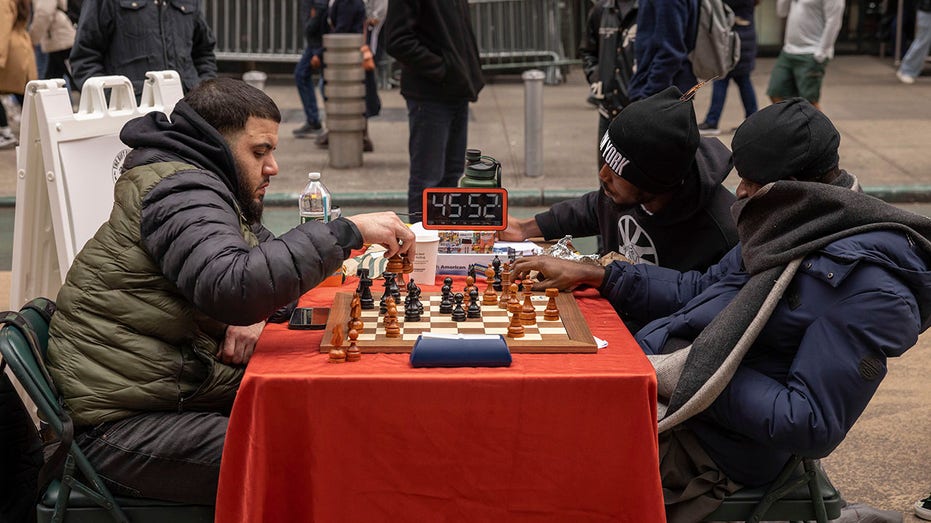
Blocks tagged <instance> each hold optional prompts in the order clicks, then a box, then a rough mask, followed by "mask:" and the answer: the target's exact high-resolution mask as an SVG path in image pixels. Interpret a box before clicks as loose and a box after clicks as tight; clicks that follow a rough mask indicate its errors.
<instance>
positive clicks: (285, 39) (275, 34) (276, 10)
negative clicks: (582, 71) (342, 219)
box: [205, 0, 577, 83]
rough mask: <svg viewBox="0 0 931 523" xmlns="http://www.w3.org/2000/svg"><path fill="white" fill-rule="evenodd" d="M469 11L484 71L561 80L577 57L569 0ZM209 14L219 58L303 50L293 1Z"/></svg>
mask: <svg viewBox="0 0 931 523" xmlns="http://www.w3.org/2000/svg"><path fill="white" fill-rule="evenodd" d="M469 10H470V16H471V17H472V27H473V29H474V31H475V38H476V40H477V42H478V48H479V53H480V55H481V59H482V69H483V70H485V71H489V72H491V71H496V70H501V71H504V70H511V71H523V70H527V69H533V68H541V69H543V70H544V71H545V72H546V82H547V83H558V82H560V81H562V72H561V66H564V65H568V64H571V63H576V62H577V61H576V60H573V59H570V58H567V57H566V53H565V46H564V42H565V41H566V38H567V37H570V38H574V37H575V26H576V25H577V24H566V23H564V20H562V19H563V18H565V16H566V15H567V14H573V13H569V12H568V11H574V10H572V9H568V10H567V8H566V2H565V0H469ZM205 14H206V18H207V23H208V24H210V27H211V28H212V29H213V32H214V34H215V35H216V39H217V47H216V55H217V59H218V60H231V61H257V62H262V61H265V62H291V63H294V62H297V61H298V60H299V59H300V57H301V53H302V51H303V50H304V36H303V32H302V28H301V27H300V23H299V22H298V20H300V16H299V12H298V2H297V1H295V0H206V1H205ZM567 31H569V32H571V33H572V35H568V34H564V33H566V32H567Z"/></svg>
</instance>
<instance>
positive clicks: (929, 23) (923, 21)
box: [895, 0, 931, 84]
mask: <svg viewBox="0 0 931 523" xmlns="http://www.w3.org/2000/svg"><path fill="white" fill-rule="evenodd" d="M917 9H918V10H917V12H916V13H915V39H914V40H912V45H910V46H909V47H908V51H907V52H906V53H905V56H904V57H903V58H902V64H901V65H899V70H898V71H896V73H895V75H896V76H897V77H898V78H899V81H901V82H902V83H903V84H913V83H915V78H918V77H919V76H921V70H922V69H923V68H924V66H925V59H926V58H927V57H928V49H929V48H931V0H918V5H917Z"/></svg>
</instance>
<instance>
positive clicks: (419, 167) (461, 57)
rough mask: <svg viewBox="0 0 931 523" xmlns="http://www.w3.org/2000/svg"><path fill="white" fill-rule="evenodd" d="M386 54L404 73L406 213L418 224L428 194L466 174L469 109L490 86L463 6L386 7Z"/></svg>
mask: <svg viewBox="0 0 931 523" xmlns="http://www.w3.org/2000/svg"><path fill="white" fill-rule="evenodd" d="M385 40H386V50H387V51H388V54H389V55H391V56H393V57H394V58H395V59H396V60H397V61H398V62H400V64H401V66H402V70H401V96H403V97H404V100H405V101H406V102H407V121H408V125H409V127H410V138H409V140H408V150H409V153H410V164H411V171H410V173H411V174H410V179H409V180H408V188H407V209H408V212H409V213H410V214H411V215H412V217H414V216H420V213H421V212H422V209H423V201H422V200H423V190H424V189H426V188H428V187H455V186H456V184H457V183H458V182H459V178H460V177H461V176H462V172H463V169H464V168H465V150H466V142H467V140H468V137H469V102H474V101H476V100H478V93H479V91H481V90H482V87H484V86H485V81H484V79H483V78H482V69H481V63H480V61H479V54H478V44H477V43H476V41H475V33H474V32H473V31H472V21H471V17H470V16H469V4H468V2H467V1H466V0H388V16H387V18H386V19H385Z"/></svg>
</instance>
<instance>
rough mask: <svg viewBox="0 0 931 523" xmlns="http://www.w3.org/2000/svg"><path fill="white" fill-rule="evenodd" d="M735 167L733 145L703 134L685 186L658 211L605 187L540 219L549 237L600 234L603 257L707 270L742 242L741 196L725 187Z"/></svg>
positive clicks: (557, 207) (684, 183) (678, 268)
mask: <svg viewBox="0 0 931 523" xmlns="http://www.w3.org/2000/svg"><path fill="white" fill-rule="evenodd" d="M732 167H733V162H732V161H731V154H730V151H728V150H727V147H725V146H724V144H723V143H721V141H720V140H718V139H717V138H703V139H702V140H701V143H700V144H699V147H698V151H697V152H696V153H695V163H693V164H692V170H691V172H690V173H689V175H688V176H686V178H685V181H684V182H683V186H682V188H681V189H680V190H679V191H678V193H677V194H676V196H675V198H674V199H673V200H672V201H671V202H670V203H669V205H667V206H666V207H664V208H663V209H662V210H661V211H659V212H657V213H654V214H649V213H648V212H646V211H645V210H644V209H643V208H642V207H641V206H639V205H636V206H633V207H621V206H619V205H617V204H615V203H614V202H613V201H612V200H611V198H609V197H608V196H607V195H605V193H604V190H602V189H599V190H597V191H592V192H590V193H587V194H584V195H582V196H581V197H579V198H574V199H572V200H567V201H564V202H560V203H557V204H556V205H553V206H552V207H551V208H550V210H548V211H546V212H543V213H540V214H537V215H536V217H535V218H536V221H537V225H538V226H539V227H540V231H541V232H542V233H543V236H544V238H546V239H547V240H553V239H559V238H562V237H563V236H565V235H567V234H568V235H572V236H574V237H585V236H594V235H600V240H601V241H600V245H601V250H602V252H601V253H600V254H602V255H603V254H606V253H608V252H611V251H617V252H618V253H620V254H623V255H625V256H627V257H628V258H630V259H631V261H633V262H634V263H650V264H653V265H659V266H661V267H667V268H670V269H675V270H678V271H690V270H701V271H703V270H705V269H706V268H708V267H709V266H710V265H712V264H714V263H716V262H717V261H718V260H720V259H721V257H722V256H724V254H725V253H727V251H729V250H730V249H731V247H733V246H734V245H735V244H736V243H737V230H736V227H735V226H734V220H733V218H732V217H731V213H730V208H731V204H733V203H734V201H735V200H736V198H735V196H734V195H733V194H732V193H731V192H730V191H728V190H727V189H726V188H724V187H723V186H721V182H723V181H724V179H725V178H726V177H727V175H728V173H729V172H730V171H731V168H732Z"/></svg>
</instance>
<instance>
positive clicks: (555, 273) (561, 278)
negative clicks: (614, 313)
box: [511, 256, 605, 291]
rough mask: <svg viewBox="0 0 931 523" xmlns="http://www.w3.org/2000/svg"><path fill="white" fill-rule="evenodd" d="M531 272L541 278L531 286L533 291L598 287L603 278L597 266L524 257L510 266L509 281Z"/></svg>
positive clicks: (603, 274)
mask: <svg viewBox="0 0 931 523" xmlns="http://www.w3.org/2000/svg"><path fill="white" fill-rule="evenodd" d="M531 271H537V272H538V273H539V275H538V276H537V278H538V279H540V278H542V279H541V280H540V281H538V282H537V283H535V284H534V285H533V290H535V291H541V290H544V289H546V288H548V287H556V288H557V289H559V290H561V291H562V290H564V291H571V290H573V289H575V288H576V287H578V286H579V285H590V286H592V287H600V286H601V282H602V281H603V280H604V276H605V269H604V267H601V266H598V265H593V264H588V263H582V262H576V261H571V260H560V259H558V258H553V257H552V256H525V257H523V258H518V259H517V260H515V261H514V264H513V265H511V279H512V280H513V279H514V278H515V277H516V278H521V279H523V278H526V277H527V276H528V275H529V274H530V272H531Z"/></svg>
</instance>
